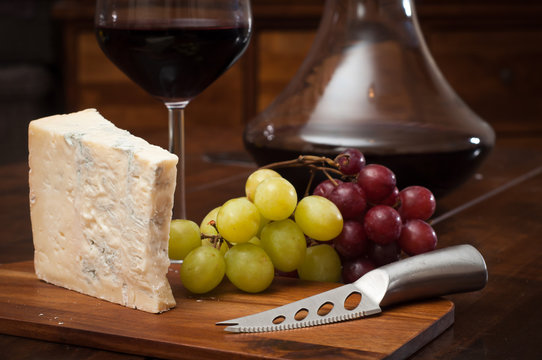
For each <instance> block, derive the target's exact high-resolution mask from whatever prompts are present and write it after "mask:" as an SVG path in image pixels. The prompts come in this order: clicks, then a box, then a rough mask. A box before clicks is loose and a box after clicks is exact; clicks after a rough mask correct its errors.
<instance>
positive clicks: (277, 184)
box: [254, 177, 297, 220]
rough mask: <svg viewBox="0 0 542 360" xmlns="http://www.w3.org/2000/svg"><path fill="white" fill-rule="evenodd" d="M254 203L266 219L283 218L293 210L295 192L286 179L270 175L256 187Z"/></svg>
mask: <svg viewBox="0 0 542 360" xmlns="http://www.w3.org/2000/svg"><path fill="white" fill-rule="evenodd" d="M254 204H255V205H256V206H257V207H258V210H259V211H260V213H261V214H262V215H263V216H264V217H265V218H266V219H270V220H283V219H286V218H288V217H289V216H290V215H292V213H293V212H294V210H295V206H296V205H297V193H296V191H295V188H294V186H293V185H292V184H291V183H290V182H289V181H288V180H286V179H284V178H282V177H280V178H279V177H270V178H267V179H265V180H264V181H262V182H261V183H260V185H258V187H257V188H256V193H255V194H254Z"/></svg>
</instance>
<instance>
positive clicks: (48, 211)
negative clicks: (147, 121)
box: [28, 109, 178, 313]
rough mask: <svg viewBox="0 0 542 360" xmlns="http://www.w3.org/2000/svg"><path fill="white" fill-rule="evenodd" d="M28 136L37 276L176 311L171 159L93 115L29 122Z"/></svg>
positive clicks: (147, 307) (86, 112)
mask: <svg viewBox="0 0 542 360" xmlns="http://www.w3.org/2000/svg"><path fill="white" fill-rule="evenodd" d="M28 133H29V165H30V173H29V182H30V215H31V221H32V234H33V238H34V249H35V251H34V266H35V270H36V275H37V277H38V278H39V279H42V280H44V281H46V282H49V283H52V284H55V285H58V286H62V287H65V288H68V289H71V290H75V291H79V292H81V293H84V294H87V295H91V296H95V297H98V298H100V299H104V300H108V301H111V302H115V303H118V304H121V305H124V306H127V307H131V308H136V309H140V310H144V311H148V312H152V313H158V312H162V311H165V310H168V309H170V308H172V307H174V306H175V299H174V298H173V295H172V292H171V288H170V285H169V282H168V280H167V278H166V274H167V272H168V267H169V258H168V249H167V246H168V234H169V225H170V220H171V214H172V205H173V193H174V190H175V178H176V172H177V170H176V164H177V160H178V159H177V156H175V155H173V154H170V153H169V152H168V151H166V150H164V149H162V148H160V147H158V146H154V145H150V144H149V143H147V142H146V141H145V140H143V139H141V138H138V137H135V136H133V135H131V134H130V133H129V132H127V131H125V130H121V129H119V128H117V127H115V126H114V125H113V124H112V123H111V122H109V121H108V120H106V119H104V118H103V117H102V116H101V115H100V114H99V113H98V112H97V111H96V110H94V109H88V110H84V111H81V112H77V113H73V114H68V115H56V116H51V117H46V118H43V119H38V120H34V121H32V122H31V123H30V125H29V129H28Z"/></svg>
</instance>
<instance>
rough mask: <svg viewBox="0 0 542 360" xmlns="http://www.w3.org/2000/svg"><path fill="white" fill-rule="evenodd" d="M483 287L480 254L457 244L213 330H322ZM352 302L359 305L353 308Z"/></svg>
mask: <svg viewBox="0 0 542 360" xmlns="http://www.w3.org/2000/svg"><path fill="white" fill-rule="evenodd" d="M486 283H487V267H486V263H485V261H484V258H483V257H482V255H481V254H480V252H479V251H478V250H476V248H474V247H473V246H471V245H457V246H451V247H447V248H443V249H439V250H434V251H431V252H428V253H425V254H420V255H416V256H411V257H409V258H405V259H403V260H400V261H397V262H394V263H391V264H388V265H385V266H382V267H380V268H377V269H375V270H372V271H370V272H368V273H367V274H365V275H363V276H362V277H360V278H359V279H358V280H356V281H355V282H354V283H352V284H347V285H343V286H340V287H338V288H335V289H332V290H328V291H326V292H323V293H321V294H318V295H314V296H310V297H308V298H305V299H302V300H299V301H296V302H293V303H290V304H287V305H283V306H280V307H277V308H274V309H271V310H267V311H263V312H260V313H257V314H253V315H248V316H245V317H240V318H237V319H231V320H226V321H221V322H218V323H216V325H227V327H226V328H224V330H225V331H228V332H266V331H278V330H287V329H295V328H301V327H308V326H316V325H324V324H329V323H335V322H339V321H345V320H352V319H356V318H362V317H365V316H370V315H375V314H378V313H380V312H381V311H382V310H381V307H386V306H389V305H393V304H397V303H400V302H405V301H409V300H415V299H423V298H430V297H436V296H441V295H447V294H454V293H460V292H468V291H476V290H480V289H482V288H483V287H484V286H485V284H486ZM353 298H354V299H356V300H357V299H359V303H357V304H354V305H353V306H352V305H351V304H350V303H349V302H351V301H350V300H349V299H353ZM355 302H356V301H355ZM347 303H349V306H346V304H347Z"/></svg>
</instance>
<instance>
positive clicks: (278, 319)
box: [273, 315, 286, 325]
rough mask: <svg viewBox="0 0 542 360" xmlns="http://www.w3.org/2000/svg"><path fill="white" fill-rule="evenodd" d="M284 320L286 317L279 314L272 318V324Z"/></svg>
mask: <svg viewBox="0 0 542 360" xmlns="http://www.w3.org/2000/svg"><path fill="white" fill-rule="evenodd" d="M284 320H286V317H284V316H283V315H279V316H277V317H276V318H274V319H273V324H275V325H278V324H280V323H282V322H283V321H284Z"/></svg>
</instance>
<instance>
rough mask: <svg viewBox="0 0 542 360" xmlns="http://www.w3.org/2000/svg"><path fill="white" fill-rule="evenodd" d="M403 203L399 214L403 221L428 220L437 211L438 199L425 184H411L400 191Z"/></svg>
mask: <svg viewBox="0 0 542 360" xmlns="http://www.w3.org/2000/svg"><path fill="white" fill-rule="evenodd" d="M399 199H400V200H401V204H400V205H399V209H398V211H399V214H400V215H401V218H402V219H403V221H406V220H409V219H420V220H427V219H429V218H430V217H431V216H432V215H433V213H434V212H435V207H436V201H435V197H434V196H433V193H432V192H431V191H429V189H427V188H425V187H423V186H409V187H407V188H404V189H403V190H401V192H400V193H399Z"/></svg>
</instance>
